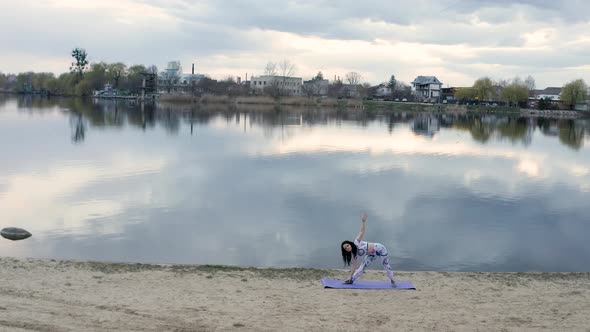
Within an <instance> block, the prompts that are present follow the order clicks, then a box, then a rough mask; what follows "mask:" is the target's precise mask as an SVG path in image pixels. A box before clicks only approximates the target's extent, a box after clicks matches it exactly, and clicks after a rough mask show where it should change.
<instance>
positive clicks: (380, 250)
mask: <svg viewBox="0 0 590 332" xmlns="http://www.w3.org/2000/svg"><path fill="white" fill-rule="evenodd" d="M377 256H381V264H383V268H384V269H385V273H387V276H388V277H389V279H391V281H394V279H393V269H392V268H391V266H390V265H389V259H387V249H386V248H385V246H384V245H382V244H380V243H375V254H374V255H369V254H366V255H365V258H364V259H363V262H362V263H361V265H360V266H359V267H358V268H357V269H356V271H354V274H353V275H352V278H351V279H352V281H355V280H356V279H358V277H360V276H361V275H362V274H363V273H365V270H366V269H367V266H369V265H370V264H371V263H372V262H373V261H374V260H375V258H376V257H377Z"/></svg>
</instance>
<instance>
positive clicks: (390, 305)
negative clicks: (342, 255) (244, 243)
mask: <svg viewBox="0 0 590 332" xmlns="http://www.w3.org/2000/svg"><path fill="white" fill-rule="evenodd" d="M346 274H347V271H345V270H332V269H312V268H254V267H237V266H220V265H189V264H139V263H109V262H91V261H87V262H84V261H67V260H65V261H59V260H52V259H25V258H11V257H0V278H1V279H2V280H3V282H2V284H0V330H3V331H5V330H6V331H139V330H140V331H179V332H182V331H219V330H221V331H344V330H347V331H350V330H356V329H360V328H362V329H363V330H365V329H366V330H377V331H394V330H395V331H409V330H413V331H439V330H442V331H587V329H588V326H590V317H589V316H588V315H587V312H589V311H590V273H588V272H583V273H557V272H556V273H540V272H522V273H512V272H504V273H503V272H499V273H495V272H427V271H424V272H411V271H406V272H399V273H397V274H396V276H397V278H398V279H399V280H410V281H412V283H413V284H414V285H415V286H416V288H417V290H415V291H411V290H399V291H395V290H346V289H340V290H338V289H324V288H322V285H321V282H320V279H321V278H322V277H331V278H338V279H343V278H344V277H345V276H346ZM383 278H385V276H384V275H383V272H382V271H380V270H370V271H367V273H366V274H365V276H363V279H367V280H382V279H383Z"/></svg>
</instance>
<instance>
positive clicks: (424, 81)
mask: <svg viewBox="0 0 590 332" xmlns="http://www.w3.org/2000/svg"><path fill="white" fill-rule="evenodd" d="M442 85H443V83H442V82H441V81H439V80H438V78H436V76H418V77H416V78H415V79H414V81H413V82H412V92H413V93H414V94H415V95H416V99H418V100H424V101H430V102H435V101H438V99H439V98H440V93H441V90H442Z"/></svg>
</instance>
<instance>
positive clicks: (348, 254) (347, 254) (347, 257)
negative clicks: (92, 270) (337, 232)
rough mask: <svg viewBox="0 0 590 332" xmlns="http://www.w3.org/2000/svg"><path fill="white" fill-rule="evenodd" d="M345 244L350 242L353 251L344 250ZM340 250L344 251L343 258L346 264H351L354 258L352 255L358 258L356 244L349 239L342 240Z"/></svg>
mask: <svg viewBox="0 0 590 332" xmlns="http://www.w3.org/2000/svg"><path fill="white" fill-rule="evenodd" d="M345 244H350V247H351V248H352V251H351V252H348V251H346V250H344V248H343V246H344V245H345ZM340 250H341V251H342V260H343V261H344V266H347V265H350V260H351V259H352V257H355V258H356V250H357V248H356V244H354V243H352V242H350V241H348V240H346V241H342V244H341V245H340Z"/></svg>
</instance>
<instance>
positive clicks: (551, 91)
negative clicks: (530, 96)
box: [535, 87, 561, 101]
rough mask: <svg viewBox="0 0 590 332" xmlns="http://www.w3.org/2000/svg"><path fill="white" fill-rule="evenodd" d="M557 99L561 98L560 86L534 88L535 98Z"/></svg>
mask: <svg viewBox="0 0 590 332" xmlns="http://www.w3.org/2000/svg"><path fill="white" fill-rule="evenodd" d="M545 98H549V99H551V100H555V101H559V100H561V88H556V87H548V88H545V89H543V90H535V99H545Z"/></svg>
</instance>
